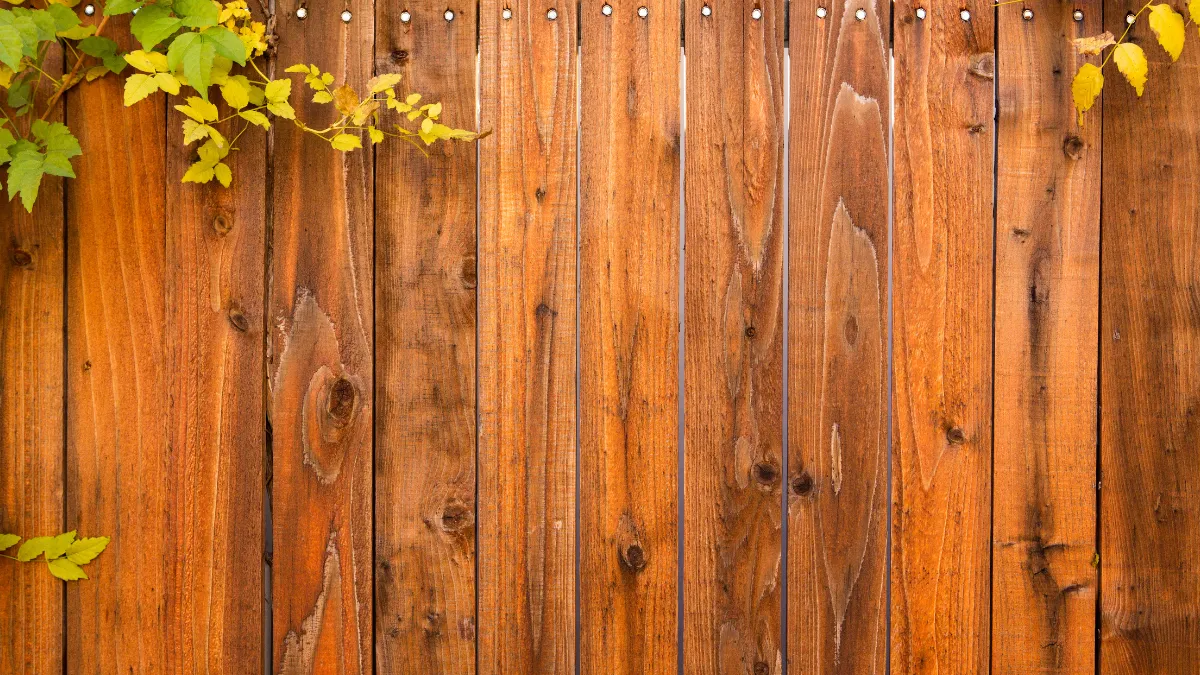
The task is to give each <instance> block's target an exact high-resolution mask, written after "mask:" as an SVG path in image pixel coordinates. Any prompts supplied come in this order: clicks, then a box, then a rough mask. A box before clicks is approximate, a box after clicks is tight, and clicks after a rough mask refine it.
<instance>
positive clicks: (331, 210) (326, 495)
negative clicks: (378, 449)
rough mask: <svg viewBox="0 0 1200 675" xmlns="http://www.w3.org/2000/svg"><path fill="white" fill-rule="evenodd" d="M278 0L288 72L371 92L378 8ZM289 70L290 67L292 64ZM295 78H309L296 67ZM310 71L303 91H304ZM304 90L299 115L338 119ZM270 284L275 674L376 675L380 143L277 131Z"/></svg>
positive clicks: (359, 2) (282, 58) (284, 128)
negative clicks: (344, 143)
mask: <svg viewBox="0 0 1200 675" xmlns="http://www.w3.org/2000/svg"><path fill="white" fill-rule="evenodd" d="M298 6H299V4H298V3H291V2H288V3H284V4H282V5H279V6H277V7H276V11H277V12H278V22H279V23H278V26H277V31H278V33H279V36H280V40H279V52H278V58H277V64H280V67H279V70H282V69H283V67H286V66H288V65H291V64H295V63H316V64H320V67H321V68H322V69H323V70H326V71H328V72H331V73H332V74H333V75H334V77H335V79H336V81H337V83H338V84H339V85H340V84H341V83H343V82H348V83H349V84H350V85H351V86H353V87H355V88H356V89H357V90H359V91H361V90H362V89H363V87H364V86H365V85H366V83H367V80H368V79H370V77H371V75H372V73H371V64H372V57H373V45H374V39H373V36H374V23H375V22H374V21H373V16H372V13H373V6H372V4H371V3H369V2H366V1H365V0H355V1H353V2H348V3H346V4H345V6H344V7H345V9H349V10H350V11H351V13H352V16H353V20H352V21H351V22H349V23H343V22H342V20H341V18H340V17H339V14H340V12H341V11H342V8H343V6H341V5H339V6H336V7H335V6H310V7H308V17H307V18H306V19H304V20H303V21H301V20H300V19H298V18H297V17H296V15H295V10H296V7H298ZM280 76H283V75H282V73H280ZM291 77H295V76H294V75H293V76H291ZM300 84H301V83H300V81H299V79H298V78H297V79H296V80H295V81H294V82H293V85H292V86H293V89H299V88H300ZM309 98H310V97H309V96H305V95H303V94H301V96H300V97H299V99H300V100H299V101H297V106H296V107H297V110H298V111H300V112H299V116H301V117H303V118H305V119H309V120H322V119H326V116H327V115H329V114H330V113H329V110H328V108H327V107H322V106H320V105H318V104H313V103H310V102H309ZM274 139H275V140H274V146H273V155H272V157H271V162H272V174H271V175H272V177H273V181H274V183H273V186H272V194H271V195H270V202H269V205H270V208H271V209H272V213H273V221H272V222H273V231H272V241H271V248H270V250H271V261H270V263H271V267H270V273H271V278H270V282H269V283H270V292H269V298H270V299H269V309H268V314H267V323H268V328H269V330H270V339H269V350H270V351H269V354H268V357H269V360H270V368H269V373H270V384H269V386H270V389H271V391H270V409H269V415H270V425H271V433H272V458H273V471H272V500H273V501H272V517H273V540H272V543H273V545H274V550H273V558H272V559H273V565H272V576H271V581H272V587H273V589H274V591H273V603H272V609H273V613H274V616H273V624H274V644H273V647H272V655H273V659H274V666H273V671H274V672H276V673H283V674H284V675H292V674H294V673H326V672H329V673H332V672H336V673H340V674H349V673H359V674H365V673H371V672H373V669H374V663H373V661H374V658H373V656H374V655H373V629H372V626H373V623H372V612H373V610H372V607H373V602H372V597H373V593H372V590H373V588H372V586H373V584H372V569H373V564H372V541H371V539H372V536H373V513H372V494H373V490H374V485H373V467H372V434H373V428H374V427H373V405H372V403H373V398H374V397H373V393H374V384H373V377H374V363H373V357H372V344H373V336H374V331H375V327H374V320H373V308H374V302H373V300H374V293H373V265H372V263H373V255H374V248H373V244H374V227H373V222H372V221H373V215H374V209H373V206H374V189H373V188H374V186H373V172H372V161H371V160H372V155H371V153H370V152H367V151H361V152H352V153H345V154H343V153H339V152H334V151H333V150H331V149H330V147H329V144H328V143H327V142H325V141H323V140H321V139H319V138H316V137H314V136H313V135H311V134H306V133H304V132H302V131H301V130H300V129H298V128H296V127H295V126H294V125H292V124H288V123H286V122H282V123H279V124H277V125H276V126H275V129H274Z"/></svg>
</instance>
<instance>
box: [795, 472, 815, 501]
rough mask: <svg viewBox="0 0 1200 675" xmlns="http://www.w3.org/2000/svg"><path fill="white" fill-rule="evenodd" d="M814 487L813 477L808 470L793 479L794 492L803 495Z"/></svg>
mask: <svg viewBox="0 0 1200 675" xmlns="http://www.w3.org/2000/svg"><path fill="white" fill-rule="evenodd" d="M812 489H813V479H812V476H810V475H808V472H807V471H804V472H802V473H801V474H800V475H799V476H796V478H795V479H793V480H792V492H795V493H796V494H798V495H800V496H801V497H803V496H805V495H807V494H809V493H811V492H812Z"/></svg>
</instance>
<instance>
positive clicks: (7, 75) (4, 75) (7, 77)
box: [0, 64, 107, 89]
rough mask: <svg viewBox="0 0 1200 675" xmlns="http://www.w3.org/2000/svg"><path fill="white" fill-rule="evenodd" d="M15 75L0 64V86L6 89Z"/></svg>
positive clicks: (10, 69)
mask: <svg viewBox="0 0 1200 675" xmlns="http://www.w3.org/2000/svg"><path fill="white" fill-rule="evenodd" d="M106 70H107V69H106ZM15 75H16V73H14V72H13V71H12V68H9V67H8V66H6V65H3V64H0V88H3V89H8V85H10V84H12V80H13V76H15Z"/></svg>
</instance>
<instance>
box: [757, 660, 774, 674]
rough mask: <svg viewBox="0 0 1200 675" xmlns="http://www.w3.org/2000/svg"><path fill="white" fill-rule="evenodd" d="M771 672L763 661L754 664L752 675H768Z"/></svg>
mask: <svg viewBox="0 0 1200 675" xmlns="http://www.w3.org/2000/svg"><path fill="white" fill-rule="evenodd" d="M770 672H771V666H768V665H767V664H766V662H764V661H758V662H757V663H755V664H754V675H768V674H769V673H770Z"/></svg>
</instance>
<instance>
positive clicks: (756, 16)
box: [750, 7, 762, 21]
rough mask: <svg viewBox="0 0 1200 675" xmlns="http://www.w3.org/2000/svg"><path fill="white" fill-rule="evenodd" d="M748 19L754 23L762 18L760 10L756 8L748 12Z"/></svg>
mask: <svg viewBox="0 0 1200 675" xmlns="http://www.w3.org/2000/svg"><path fill="white" fill-rule="evenodd" d="M750 18H751V19H754V20H755V21H758V20H759V19H761V18H762V10H761V9H759V8H757V7H755V8H754V9H752V10H750Z"/></svg>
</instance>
